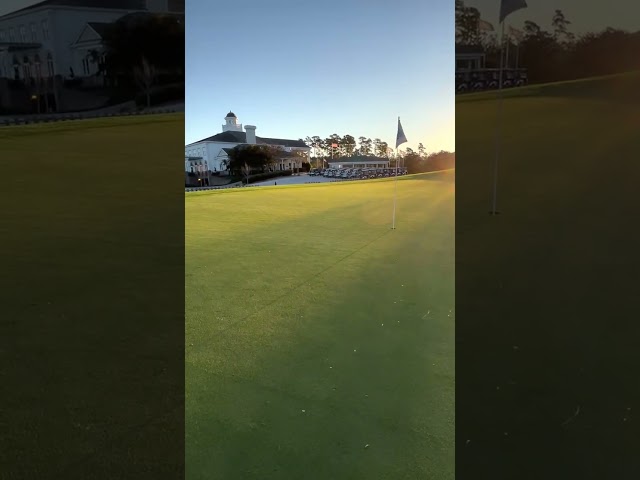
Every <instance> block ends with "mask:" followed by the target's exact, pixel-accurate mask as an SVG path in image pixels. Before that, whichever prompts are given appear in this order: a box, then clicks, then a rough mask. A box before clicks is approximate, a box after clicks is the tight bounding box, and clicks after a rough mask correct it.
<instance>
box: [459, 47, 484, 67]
mask: <svg viewBox="0 0 640 480" xmlns="http://www.w3.org/2000/svg"><path fill="white" fill-rule="evenodd" d="M485 59H486V54H485V52H484V49H483V48H482V47H480V46H476V45H456V71H457V72H458V71H466V70H479V69H481V68H484V67H485Z"/></svg>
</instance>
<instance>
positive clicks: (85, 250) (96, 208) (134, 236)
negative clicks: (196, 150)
mask: <svg viewBox="0 0 640 480" xmlns="http://www.w3.org/2000/svg"><path fill="white" fill-rule="evenodd" d="M76 3H78V2H76ZM87 3H91V2H87ZM93 3H96V2H93ZM115 3H119V4H123V3H127V2H115ZM132 3H135V2H129V4H132ZM138 3H140V2H138ZM142 3H144V2H142ZM156 3H158V2H156ZM162 3H163V2H159V4H162ZM169 3H170V4H171V2H169ZM181 3H182V14H183V13H184V2H181ZM177 4H180V2H177V3H176V2H174V6H175V5H177ZM178 6H179V5H178ZM90 16H91V15H89V16H88V17H87V19H86V20H91V18H89V17H90ZM154 18H155V20H154ZM158 19H159V20H158ZM176 21H177V22H178V23H177V24H176ZM127 22H128V23H127ZM180 22H183V15H182V16H181V15H180V14H179V12H178V14H174V13H172V14H171V15H167V14H166V13H165V14H163V15H160V16H157V15H155V14H152V15H149V13H147V12H144V11H140V12H138V13H135V12H134V13H133V14H131V15H130V16H129V17H128V19H127V20H126V21H125V22H124V23H120V24H118V26H117V28H118V29H120V32H121V33H122V32H128V35H129V36H130V38H135V37H136V36H139V35H140V31H143V32H146V34H147V35H151V36H152V37H153V38H155V39H156V40H159V39H162V38H165V37H168V38H169V39H170V41H171V42H172V49H173V51H174V53H175V55H173V57H171V58H172V59H171V61H167V62H166V63H165V64H164V65H160V66H158V67H155V66H154V75H152V77H153V78H151V77H150V76H149V75H147V77H146V78H147V80H152V81H150V82H148V85H149V86H151V87H152V88H151V90H150V93H151V98H150V102H149V104H147V99H148V97H147V95H146V93H147V89H146V87H145V84H144V82H141V81H140V78H137V79H136V78H135V77H134V76H130V77H126V72H125V71H126V65H127V62H128V61H130V60H131V59H133V58H135V61H137V62H141V61H140V58H141V57H142V54H144V57H145V58H147V59H151V60H147V61H148V63H149V64H151V65H152V66H153V65H154V64H153V59H154V58H157V57H154V54H157V52H155V53H154V51H153V50H148V49H149V48H151V47H150V45H149V44H146V45H143V46H140V45H136V44H133V45H129V46H128V50H127V51H126V52H125V51H123V50H122V49H120V50H119V51H118V55H120V57H118V56H117V55H115V54H114V56H113V57H109V56H108V55H107V57H106V58H107V59H109V61H113V62H114V63H113V67H112V68H115V69H117V71H118V74H117V77H118V82H117V84H118V85H121V86H124V87H126V88H121V89H116V88H114V89H112V90H110V92H109V93H110V94H113V95H116V94H117V95H119V97H118V96H116V97H114V98H115V100H114V102H116V103H117V104H118V105H120V106H121V107H120V108H118V109H115V110H114V109H111V110H107V111H104V110H100V109H96V108H95V102H96V101H97V100H96V98H98V97H99V95H98V94H95V95H93V96H91V95H88V96H86V98H88V99H90V101H89V100H88V103H87V104H86V105H83V104H82V102H81V101H80V100H78V99H80V98H81V97H82V96H81V95H76V96H75V97H74V98H75V99H76V100H75V102H76V103H73V105H71V104H67V107H68V108H66V110H67V111H64V112H62V111H60V112H53V113H52V112H44V111H42V112H40V113H38V112H29V111H27V112H24V111H23V112H18V113H14V114H10V113H8V112H7V111H5V112H4V114H5V115H4V116H3V119H5V120H7V119H10V121H6V122H3V121H0V178H2V184H3V186H2V189H1V191H2V193H1V195H2V205H3V207H2V213H0V216H1V217H2V218H1V220H0V244H1V247H2V262H1V263H2V275H1V281H0V283H1V285H0V297H1V301H0V305H1V307H0V344H1V345H0V403H1V406H0V465H2V467H0V471H1V472H2V473H1V474H0V477H2V478H3V479H20V480H23V479H54V478H55V479H58V478H66V479H76V478H77V479H116V478H135V479H147V478H148V479H154V480H157V479H161V478H171V479H179V478H184V185H183V179H184V172H183V164H182V156H183V151H184V65H183V62H184V28H183V26H180ZM69 25H71V26H73V25H75V24H74V23H73V22H70V23H68V24H67V26H69ZM182 25H184V23H182ZM169 26H170V27H169ZM54 27H55V25H51V28H52V29H53V28H54ZM110 28H115V27H110ZM145 29H146V30H145ZM180 31H182V34H180V33H179V32H180ZM149 32H151V33H149ZM52 34H53V32H52ZM180 35H181V36H180ZM176 42H177V43H176ZM180 42H181V43H180ZM156 43H157V42H156ZM115 48H121V47H120V46H116V47H115ZM136 49H137V50H136ZM180 51H181V55H182V59H180ZM136 52H137V53H138V54H141V55H138V56H136V55H134V54H135V53H136ZM176 52H177V53H176ZM123 53H127V55H129V57H128V58H123V57H122V55H121V54H123ZM131 61H133V60H131ZM118 62H119V63H118ZM96 68H97V66H96ZM143 68H145V67H143V65H142V63H141V64H140V70H143ZM130 72H131V75H133V72H134V70H130ZM64 73H65V74H66V72H64ZM147 73H149V71H148V70H147ZM141 74H142V76H144V72H142V73H141ZM87 78H88V77H85V78H84V81H88V80H86V79H87ZM67 80H68V79H67ZM60 82H61V83H60V85H61V87H60V88H62V86H64V85H63V84H64V82H65V80H60ZM5 83H6V82H5ZM14 83H15V82H14ZM33 85H36V84H35V83H34V84H33ZM27 86H28V85H27ZM25 88H26V87H25ZM34 88H35V86H34ZM65 88H67V90H69V89H73V88H80V87H79V86H78V85H75V84H70V83H69V82H68V81H67V84H66V86H65ZM69 91H70V90H69ZM12 92H14V90H12V91H11V92H7V91H5V92H4V95H5V97H3V98H4V100H6V99H7V95H9V97H10V96H11V95H12V94H13V93H12ZM85 93H86V92H85ZM60 98H62V96H61V97H60ZM67 98H70V97H69V96H67ZM82 98H84V97H82ZM9 99H10V100H11V98H9ZM18 100H19V99H18ZM19 104H20V102H19V101H16V102H14V103H13V105H14V106H15V105H19ZM43 105H44V104H43ZM122 105H124V107H122ZM72 107H73V108H72ZM83 107H86V108H83ZM45 114H47V115H45ZM70 118H74V119H73V120H70ZM5 123H6V124H7V125H8V126H5Z"/></svg>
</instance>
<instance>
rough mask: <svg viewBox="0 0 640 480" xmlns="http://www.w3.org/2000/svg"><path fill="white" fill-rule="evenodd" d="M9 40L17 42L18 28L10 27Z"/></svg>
mask: <svg viewBox="0 0 640 480" xmlns="http://www.w3.org/2000/svg"><path fill="white" fill-rule="evenodd" d="M9 41H10V42H15V41H16V29H15V28H10V29H9Z"/></svg>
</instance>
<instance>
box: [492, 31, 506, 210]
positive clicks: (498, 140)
mask: <svg viewBox="0 0 640 480" xmlns="http://www.w3.org/2000/svg"><path fill="white" fill-rule="evenodd" d="M503 50H504V21H503V22H502V26H501V28H500V70H499V73H498V115H497V117H498V118H497V122H498V126H497V127H496V157H495V161H494V164H493V204H492V209H491V212H489V213H490V214H491V215H497V214H498V211H497V210H496V204H497V200H498V199H497V196H498V160H499V159H500V147H501V141H502V69H503V66H504V55H503Z"/></svg>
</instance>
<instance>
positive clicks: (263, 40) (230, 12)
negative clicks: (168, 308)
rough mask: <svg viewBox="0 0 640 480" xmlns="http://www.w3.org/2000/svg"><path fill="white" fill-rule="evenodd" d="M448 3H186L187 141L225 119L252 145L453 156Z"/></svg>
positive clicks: (205, 133) (217, 129)
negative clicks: (248, 132) (355, 147)
mask: <svg viewBox="0 0 640 480" xmlns="http://www.w3.org/2000/svg"><path fill="white" fill-rule="evenodd" d="M454 30H455V16H454V2H453V0H430V1H428V2H427V1H424V0H397V1H395V2H390V1H388V0H341V1H339V0H322V1H320V0H316V1H294V0H269V1H260V0H234V1H228V2H225V3H221V2H211V0H189V2H187V12H186V35H187V38H186V131H185V140H186V143H187V144H188V143H192V142H194V141H197V140H201V139H203V138H206V137H208V136H211V135H215V134H216V133H220V132H221V131H222V124H223V123H224V117H225V115H226V114H227V112H229V111H230V110H231V111H233V112H234V113H235V114H236V115H237V116H238V120H239V122H240V123H242V124H243V125H255V126H256V127H257V130H256V135H257V136H262V137H274V138H287V139H294V140H297V139H298V138H305V137H307V136H314V135H318V136H320V137H322V138H325V137H327V136H329V135H331V134H332V133H337V134H339V135H345V134H350V135H352V136H354V137H355V138H356V139H357V138H358V137H360V136H365V137H369V138H371V139H374V138H380V139H382V140H383V141H386V142H387V143H388V144H389V145H390V146H391V147H395V138H396V133H397V122H398V117H401V121H402V126H403V128H404V132H405V134H406V137H407V139H408V143H406V144H404V145H403V146H401V147H400V148H401V149H405V148H406V147H411V148H413V149H417V145H418V143H423V144H424V146H425V149H426V150H427V151H428V152H433V151H439V150H449V151H454V150H455V97H454V94H455V92H454V82H453V71H454V49H455V47H454V43H455V38H454Z"/></svg>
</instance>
